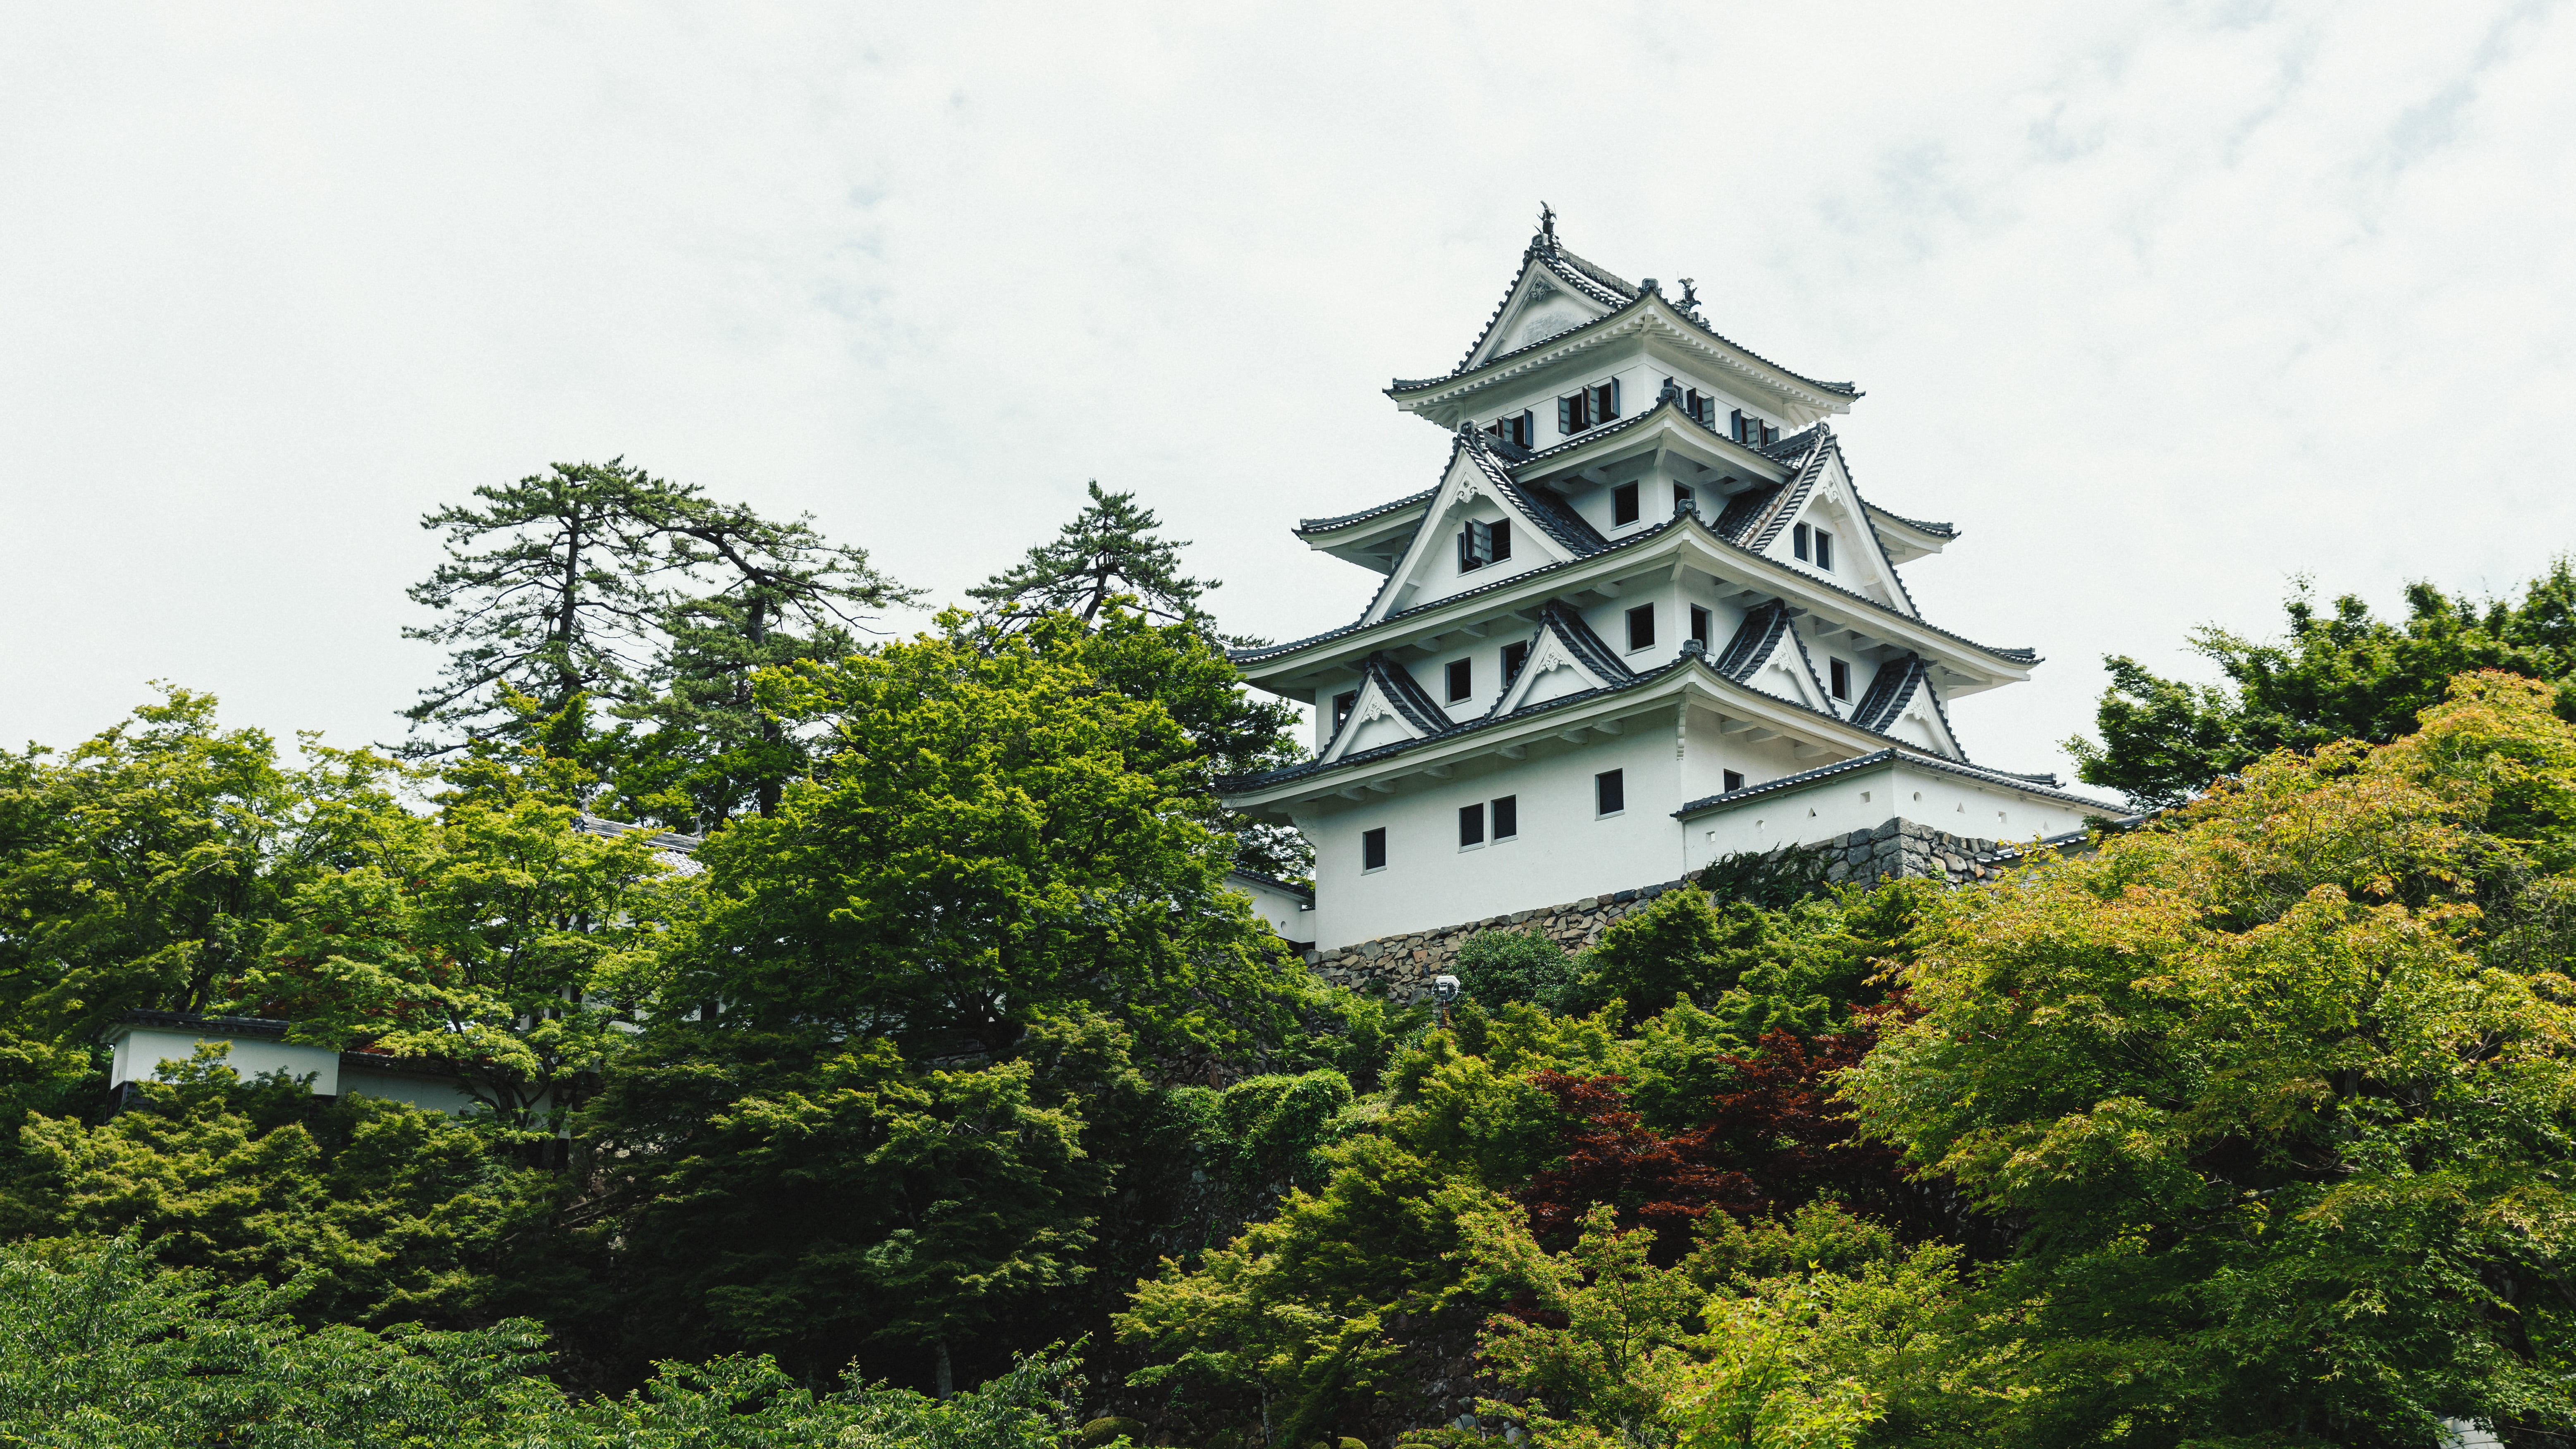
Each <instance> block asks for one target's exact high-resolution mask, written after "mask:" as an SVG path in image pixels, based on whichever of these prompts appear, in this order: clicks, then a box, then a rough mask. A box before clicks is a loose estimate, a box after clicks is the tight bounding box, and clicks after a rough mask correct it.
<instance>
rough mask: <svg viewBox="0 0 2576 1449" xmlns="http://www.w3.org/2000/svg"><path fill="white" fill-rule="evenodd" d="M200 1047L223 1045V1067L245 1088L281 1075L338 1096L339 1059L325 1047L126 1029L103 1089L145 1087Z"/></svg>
mask: <svg viewBox="0 0 2576 1449" xmlns="http://www.w3.org/2000/svg"><path fill="white" fill-rule="evenodd" d="M202 1043H226V1044H229V1045H230V1046H231V1048H232V1050H231V1051H230V1052H229V1053H227V1054H226V1055H225V1057H224V1065H226V1066H228V1067H231V1068H232V1069H233V1070H234V1071H236V1072H239V1073H240V1074H241V1078H242V1080H243V1081H245V1082H247V1081H249V1080H250V1079H251V1078H253V1077H258V1076H263V1075H266V1074H267V1073H269V1072H280V1071H282V1072H285V1073H287V1074H288V1075H290V1076H296V1077H303V1076H310V1077H312V1078H313V1091H314V1092H315V1094H316V1095H319V1096H325V1097H335V1096H338V1095H339V1093H340V1054H339V1053H338V1052H335V1051H332V1050H331V1049H329V1048H328V1047H317V1046H296V1045H292V1044H290V1043H287V1042H282V1041H274V1040H270V1039H269V1038H266V1037H233V1036H223V1035H216V1034H209V1033H206V1032H203V1031H192V1030H189V1029H187V1028H185V1027H153V1026H138V1027H132V1028H129V1029H127V1030H126V1031H125V1032H124V1033H123V1034H121V1035H119V1036H118V1037H117V1038H116V1041H115V1044H114V1046H113V1047H112V1048H111V1051H110V1056H109V1060H108V1069H107V1084H108V1086H110V1087H121V1086H123V1085H125V1084H126V1083H127V1082H148V1081H150V1080H152V1077H153V1074H154V1073H155V1072H158V1071H159V1070H160V1069H161V1064H162V1063H164V1062H168V1063H171V1064H173V1065H185V1064H186V1063H187V1062H188V1060H189V1059H190V1058H192V1057H194V1056H195V1055H196V1054H197V1047H198V1046H199V1045H200V1044H202Z"/></svg>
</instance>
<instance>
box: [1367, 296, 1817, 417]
mask: <svg viewBox="0 0 2576 1449" xmlns="http://www.w3.org/2000/svg"><path fill="white" fill-rule="evenodd" d="M1649 332H1651V335H1653V336H1657V337H1660V338H1662V339H1663V340H1665V341H1667V342H1669V343H1671V344H1673V345H1674V346H1676V347H1678V348H1679V349H1680V350H1681V351H1683V352H1685V353H1692V354H1696V355H1698V356H1701V357H1704V358H1706V359H1707V360H1709V361H1711V362H1714V363H1716V364H1717V365H1718V366H1719V368H1720V369H1721V370H1722V372H1723V374H1724V375H1725V376H1728V377H1731V378H1734V379H1736V380H1739V381H1742V382H1744V383H1746V384H1749V385H1751V386H1753V387H1756V388H1759V389H1761V390H1763V391H1764V392H1766V393H1768V394H1769V395H1770V396H1772V397H1773V398H1775V399H1777V400H1778V401H1779V402H1780V403H1781V404H1782V408H1781V410H1782V412H1784V413H1786V414H1788V415H1789V417H1790V421H1791V422H1793V423H1795V424H1796V425H1798V426H1801V427H1803V426H1805V425H1806V424H1808V423H1811V422H1814V421H1815V420H1816V419H1818V418H1821V417H1824V416H1826V415H1827V414H1830V413H1846V412H1849V411H1851V405H1852V403H1853V402H1854V401H1856V400H1858V399H1859V398H1860V397H1861V395H1862V394H1861V392H1860V389H1858V388H1856V387H1852V386H1849V385H1848V384H1842V383H1829V382H1819V381H1817V380H1816V379H1814V378H1811V377H1805V376H1801V375H1800V374H1798V373H1794V372H1791V371H1789V370H1788V369H1787V368H1785V367H1782V366H1780V365H1779V364H1778V363H1776V362H1773V361H1771V360H1770V359H1769V358H1766V357H1763V356H1761V355H1760V354H1758V353H1754V352H1749V351H1747V350H1745V349H1744V348H1742V347H1739V346H1737V345H1736V344H1735V343H1733V342H1730V341H1728V340H1727V339H1726V338H1724V337H1722V336H1719V335H1718V334H1717V333H1716V332H1715V331H1713V330H1711V329H1710V328H1709V326H1708V324H1707V323H1705V322H1702V321H1700V320H1699V319H1698V318H1696V317H1693V316H1691V315H1689V314H1688V313H1686V312H1683V311H1682V310H1680V309H1679V308H1677V307H1675V306H1673V305H1672V304H1671V303H1670V302H1668V301H1666V300H1664V296H1663V294H1662V293H1661V292H1648V293H1646V294H1645V295H1643V296H1641V297H1639V298H1637V299H1636V300H1635V301H1633V302H1630V303H1628V304H1627V305H1626V306H1623V307H1621V308H1619V309H1618V310H1616V311H1614V312H1611V313H1610V314H1609V315H1607V316H1604V317H1596V318H1594V319H1593V320H1592V321H1589V322H1586V323H1584V324H1582V325H1581V326H1579V327H1575V328H1572V329H1569V330H1567V331H1564V332H1560V333H1558V334H1557V335H1555V336H1554V337H1550V338H1546V339H1544V340H1541V341H1538V342H1533V343H1530V344H1528V345H1527V346H1524V347H1517V348H1514V349H1512V350H1511V351H1509V352H1505V353H1500V354H1498V355H1496V356H1494V357H1492V358H1490V359H1488V360H1486V361H1484V362H1482V363H1479V364H1477V365H1476V366H1474V367H1471V368H1467V369H1465V370H1463V371H1459V372H1455V373H1452V374H1450V375H1449V376H1447V377H1439V378H1427V379H1422V380H1418V381H1407V380H1404V379H1398V380H1397V381H1396V382H1395V383H1394V385H1392V386H1390V387H1388V388H1387V389H1386V395H1387V396H1388V397H1390V398H1393V399H1394V400H1395V403H1396V406H1398V407H1400V408H1402V409H1404V410H1405V411H1406V412H1409V413H1421V414H1424V415H1425V416H1428V417H1430V418H1432V419H1433V420H1434V421H1436V422H1438V423H1440V424H1442V425H1443V426H1447V427H1454V426H1456V425H1457V423H1458V422H1459V421H1460V419H1461V417H1463V416H1464V413H1465V410H1466V400H1467V399H1468V397H1469V396H1470V395H1472V394H1475V393H1481V392H1483V391H1485V390H1486V389H1488V388H1490V387H1493V386H1495V385H1496V384H1498V383H1501V382H1505V381H1509V380H1511V379H1514V378H1519V377H1523V376H1526V375H1528V374H1530V373H1533V372H1537V371H1540V370H1541V369H1544V368H1547V367H1552V366H1554V365H1555V364H1557V363H1559V362H1563V361H1565V360H1567V359H1569V358H1572V357H1575V356H1577V355H1580V354H1582V353H1585V352H1590V351H1594V350H1597V349H1599V348H1601V347H1605V346H1608V345H1609V344H1611V343H1613V342H1615V341H1617V340H1618V339H1619V338H1622V337H1625V336H1629V335H1631V334H1638V333H1649Z"/></svg>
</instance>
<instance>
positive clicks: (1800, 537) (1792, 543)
mask: <svg viewBox="0 0 2576 1449" xmlns="http://www.w3.org/2000/svg"><path fill="white" fill-rule="evenodd" d="M1789 551H1790V552H1791V553H1794V554H1796V555H1797V556H1798V557H1799V558H1801V559H1804V558H1805V557H1806V556H1807V525H1805V524H1803V523H1801V524H1799V525H1798V526H1797V527H1795V528H1793V529H1790V530H1789Z"/></svg>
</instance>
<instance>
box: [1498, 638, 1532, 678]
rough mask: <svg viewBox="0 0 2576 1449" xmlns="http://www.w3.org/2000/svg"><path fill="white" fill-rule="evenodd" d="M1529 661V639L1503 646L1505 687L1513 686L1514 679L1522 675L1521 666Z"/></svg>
mask: <svg viewBox="0 0 2576 1449" xmlns="http://www.w3.org/2000/svg"><path fill="white" fill-rule="evenodd" d="M1527 663H1529V641H1528V640H1526V639H1524V640H1522V641H1521V642H1520V643H1518V644H1506V645H1504V646H1503V688H1505V689H1509V688H1511V687H1512V681H1513V680H1515V679H1518V678H1520V677H1521V666H1522V665H1524V664H1527Z"/></svg>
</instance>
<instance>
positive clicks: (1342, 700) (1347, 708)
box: [1333, 689, 1360, 729]
mask: <svg viewBox="0 0 2576 1449" xmlns="http://www.w3.org/2000/svg"><path fill="white" fill-rule="evenodd" d="M1359 705H1360V692H1359V691H1358V690H1356V689H1354V690H1352V691H1350V692H1349V693H1347V694H1337V695H1334V696H1333V728H1335V729H1340V728H1341V727H1342V722H1343V721H1344V720H1347V719H1349V718H1350V717H1351V711H1352V710H1355V709H1357V708H1359Z"/></svg>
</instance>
